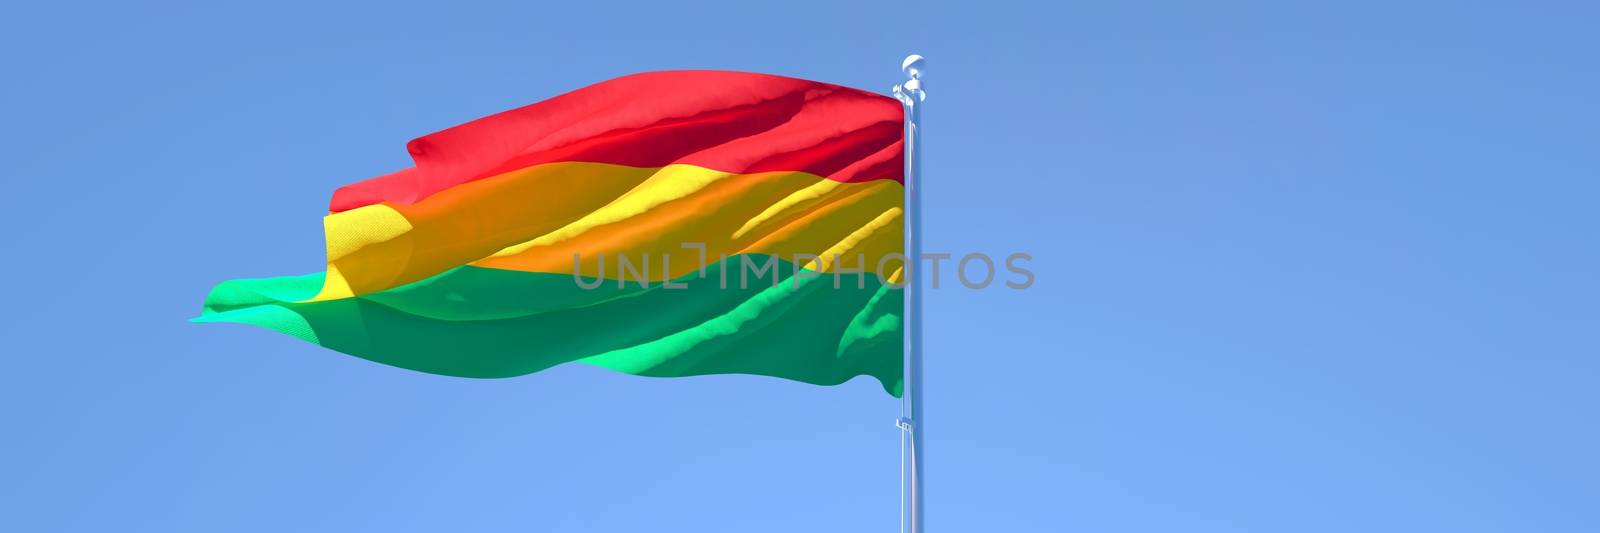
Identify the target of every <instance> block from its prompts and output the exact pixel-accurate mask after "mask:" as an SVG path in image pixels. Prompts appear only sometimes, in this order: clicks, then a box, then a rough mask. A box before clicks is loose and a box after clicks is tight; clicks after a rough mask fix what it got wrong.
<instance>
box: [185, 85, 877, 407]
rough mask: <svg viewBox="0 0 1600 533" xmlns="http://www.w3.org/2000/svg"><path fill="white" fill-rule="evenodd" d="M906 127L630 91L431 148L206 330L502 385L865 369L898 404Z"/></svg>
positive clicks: (547, 106) (788, 107) (366, 185)
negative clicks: (299, 263)
mask: <svg viewBox="0 0 1600 533" xmlns="http://www.w3.org/2000/svg"><path fill="white" fill-rule="evenodd" d="M903 128H904V126H903V111H902V108H901V104H900V103H899V102H898V101H896V100H894V99H892V98H889V97H886V96H882V95H877V94H873V93H868V92H865V91H861V90H857V89H851V88H846V87H841V86H838V85H831V84H826V83H819V82H813V81H807V80H800V79H793V78H786V77H780V76H772V75H765V74H752V73H741V72H722V71H666V72H650V73H642V74H635V75H630V76H624V77H621V78H616V79H613V80H609V81H604V82H601V83H597V84H594V85H590V86H588V87H584V88H581V89H578V90H575V91H572V92H569V93H566V94H562V95H560V96H556V97H554V98H550V99H548V100H545V101H542V102H538V103H535V104H532V105H528V106H525V107H521V108H517V109H513V110H510V111H505V112H502V113H498V114H495V115H491V116H488V117H484V118H481V119H478V120H474V121H471V122H468V123H465V124H462V125H459V126H455V127H452V128H449V129H446V130H443V131H439V132H437V133H433V134H430V135H427V136H424V137H421V138H418V139H415V140H413V141H411V142H410V143H409V144H408V145H407V149H408V151H409V152H410V154H411V158H412V161H413V166H411V167H409V168H405V169H403V170H400V171H398V172H394V173H391V174H388V175H384V176H380V177H376V178H372V179H369V180H365V181H360V182H356V183H353V184H350V185H346V186H344V187H341V188H339V189H338V190H337V191H335V192H334V195H333V200H332V202H331V204H330V206H329V214H328V215H327V217H326V218H324V228H325V233H326V243H327V268H326V271H325V272H323V273H317V274H311V275H305V276H290V277H278V278H264V279H238V280H232V281H226V282H223V283H221V284H219V285H217V286H216V287H215V288H214V289H212V291H211V293H210V294H209V295H208V296H207V297H206V301H205V305H204V308H203V311H202V314H201V315H200V316H199V317H198V318H196V319H195V321H197V322H232V323H243V324H251V325H255V326H260V327H264V328H268V329H272V330H276V331H279V332H282V333H285V334H288V335H292V336H295V337H298V338H300V339H302V340H305V341H308V342H312V343H315V344H318V345H321V346H323V347H326V348H330V349H333V350H337V351H340V352H344V353H347V354H350V355H354V356H357V357H361V358H364V359H368V360H372V361H376V362H379V363H385V364H389V365H393V366H397V367H402V368H407V369H412V370H417V371H422V372H429V373H434V374H443V375H450V376H463V377H477V378H498V377H509V376H518V375H523V374H528V373H531V372H537V371H539V370H543V369H545V368H549V367H551V366H554V365H558V364H562V363H568V362H581V363H586V364H591V365H596V366H600V367H604V368H609V369H613V370H617V371H621V372H626V373H631V374H637V375H643V376H659V377H678V376H692V375H705V374H728V373H738V374H758V375H766V376H775V377H780V378H785V379H791V380H796V381H801V382H806V383H814V384H820V385H834V384H839V383H843V382H845V381H847V380H849V379H851V378H853V377H855V376H862V375H865V376H871V377H872V378H875V379H877V380H878V381H879V382H880V383H881V384H882V386H883V388H884V390H886V391H888V392H889V393H890V394H892V395H895V396H899V395H900V394H901V387H902V385H901V364H902V363H901V361H902V359H901V357H902V355H901V354H902V347H903V340H902V333H901V327H902V325H901V318H902V316H901V315H902V309H903V301H904V300H903V296H902V290H901V289H900V288H899V287H898V285H899V283H900V281H901V279H902V278H903V277H905V272H903V265H904V256H903V255H901V254H902V253H903V251H904V250H903V239H904V236H903V222H902V208H903V207H904V189H903V182H904V179H903V174H904V159H903V150H904V129H903Z"/></svg>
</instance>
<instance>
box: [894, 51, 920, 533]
mask: <svg viewBox="0 0 1600 533" xmlns="http://www.w3.org/2000/svg"><path fill="white" fill-rule="evenodd" d="M927 64H928V61H927V60H926V59H923V58H922V56H919V55H916V54H911V55H909V56H906V59H905V61H904V62H902V63H900V70H901V71H904V72H905V74H906V77H907V78H908V79H907V80H906V82H905V83H901V84H899V85H895V86H894V97H895V98H896V99H898V100H900V103H901V104H903V105H904V106H905V112H906V126H905V128H906V129H905V138H906V169H905V180H906V187H905V188H906V200H905V215H906V219H905V220H906V225H905V227H906V257H907V259H906V264H905V272H904V273H905V275H904V276H903V277H902V282H903V283H905V297H906V308H905V334H906V337H905V349H906V353H905V375H904V376H903V380H902V382H901V383H902V391H901V392H902V394H901V401H900V420H899V421H898V422H897V423H896V425H898V426H900V450H901V453H902V454H903V455H902V457H901V460H900V490H901V493H900V498H901V499H900V507H901V509H900V530H901V531H902V532H904V533H923V519H922V517H923V508H922V459H923V449H922V439H923V437H924V435H925V434H926V433H927V432H926V431H925V430H924V423H923V409H922V272H921V265H922V146H921V144H922V101H923V100H925V99H927V93H924V92H923V90H922V73H923V70H924V69H925V68H926V67H927Z"/></svg>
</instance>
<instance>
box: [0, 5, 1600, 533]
mask: <svg viewBox="0 0 1600 533" xmlns="http://www.w3.org/2000/svg"><path fill="white" fill-rule="evenodd" d="M207 4H209V3H198V2H197V3H195V4H194V5H189V6H180V5H164V6H154V5H151V6H145V7H134V6H131V5H126V4H124V3H111V2H105V3H98V4H80V5H62V4H59V3H39V2H35V3H30V4H29V5H16V6H10V7H8V8H7V9H6V11H7V13H6V15H5V16H4V17H3V18H0V57H3V60H4V72H5V76H4V80H3V82H0V100H3V101H4V102H5V105H4V112H3V113H4V128H3V131H0V154H3V157H0V172H3V179H4V183H5V189H6V192H7V195H6V196H7V200H8V201H7V202H5V208H4V209H0V227H4V228H6V231H4V232H3V236H0V250H3V257H4V261H3V264H0V269H3V274H4V279H6V280H8V281H9V283H8V284H7V285H6V287H5V292H6V295H7V296H8V298H7V299H8V302H9V304H8V305H5V306H4V307H3V309H0V324H3V325H0V327H3V328H4V335H5V337H6V339H7V340H8V343H7V347H6V348H5V349H4V350H0V352H3V353H4V354H5V355H4V359H3V361H4V368H3V371H0V420H3V421H4V430H3V434H0V451H3V452H0V530H6V531H194V532H216V531H307V532H311V531H330V532H347V531H396V532H398V531H544V532H565V531H598V532H612V531H629V532H631V531H737V532H746V531H797V532H798V531H805V532H816V531H867V532H873V531H876V532H883V531H893V530H894V528H896V527H897V524H898V522H897V514H896V513H897V510H896V507H897V505H898V494H897V491H896V486H897V476H898V468H897V456H898V455H897V453H898V452H897V444H898V440H897V439H898V435H897V433H896V429H895V428H894V426H893V424H892V422H893V420H894V418H895V416H896V415H897V409H898V404H897V402H896V401H894V400H892V399H891V398H889V397H887V396H885V395H884V394H883V393H882V391H881V390H880V389H879V388H878V386H877V385H876V384H875V383H872V382H870V381H868V380H857V381H853V382H851V383H847V384H845V385H843V386H839V387H833V388H827V387H813V386H809V385H802V384H798V383H792V382H785V381H779V380H774V379H768V378H758V377H748V376H719V377H704V378H689V379H674V380H661V379H648V378H640V377H634V376H628V375H623V374H616V373H611V372H609V371H605V370H601V369H598V368H591V367H587V366H567V367H560V368H556V369H552V370H550V371H546V372H543V373H539V374H535V375H531V376H526V377H523V378H518V379H510V380H500V381H475V380H461V379H451V378H443V377H438V376H431V375H423V374H416V373H411V372H406V371H402V370H397V369H394V368H390V367H385V366H381V365H376V364H372V363H367V362H365V361H361V360H358V359H355V358H351V357H347V356H344V355H340V354H337V353H333V352H329V351H325V350H322V349H319V348H316V347H314V346H311V345H309V344H306V343H302V342H300V341H297V340H295V339H292V338H290V337H287V336H283V335H279V334H275V333H271V332H267V331H264V330H257V329H252V328H248V327H244V326H217V325H206V326H201V325H194V324H189V323H187V322H186V321H185V320H186V319H187V318H189V317H190V316H193V315H194V314H196V313H197V312H198V311H199V308H200V302H201V299H202V297H203V296H204V294H205V292H206V291H207V289H208V288H209V287H210V286H211V285H212V284H213V283H215V282H217V281H220V280H223V279H226V278H233V277H245V276H267V275H279V274H298V273H305V272H312V271H316V270H318V269H320V268H321V263H322V255H323V251H322V250H323V249H322V243H321V220H320V216H321V215H322V213H323V209H324V208H325V206H326V200H327V199H328V196H329V195H330V194H331V192H332V191H333V189H334V188H335V187H337V186H338V185H340V184H344V183H347V182H350V181H353V180H356V179H360V178H365V177H368V176H371V175H375V174H378V173H382V172H386V171H389V170H392V169H395V168H398V167H400V166H402V165H404V164H405V163H406V162H407V157H406V153H405V150H404V143H405V142H406V141H407V140H409V139H411V138H412V137H415V136H418V135H422V134H426V133H429V132H432V131H435V130H438V129H441V128H444V127H448V126H451V125H454V124H456V123H459V122H462V121H465V120H468V119H472V118H475V117H478V116H481V115H484V114H488V113H492V112H495V111H499V110H503V109H506V108H510V107H514V106H518V105H522V104H525V103H529V102H532V101H536V100H539V99H542V98H545V97H548V96H551V95H554V94H558V93H560V92H562V91H566V90H569V89H572V88H576V87H579V86H582V85H585V84H587V83H591V82H594V81H598V80H602V79H605V78H609V77H612V76H616V75H620V74H625V73H630V72H636V71H642V70H656V69H671V68H719V69H736V70H753V71H765V72H772V73H778V74H786V75H793V76H800V77H805V78H811V79H817V80H824V81H829V82H835V83H842V84H847V85H853V86H857V87H863V88H867V89H872V90H878V91H887V90H888V89H889V87H890V86H891V85H893V84H894V83H895V82H897V81H898V80H899V73H898V71H897V68H898V64H899V60H900V58H901V57H903V56H904V55H905V54H906V53H908V52H918V53H922V54H924V55H926V56H928V57H929V58H930V61H931V62H932V71H931V73H930V74H929V77H928V86H929V92H930V98H929V100H928V107H927V116H926V118H927V126H926V129H927V135H928V138H927V149H928V152H927V155H926V165H927V176H926V177H927V180H928V185H927V191H928V192H927V205H926V212H927V217H928V227H927V234H928V238H927V243H928V246H929V248H930V250H934V251H952V252H967V251H985V252H990V253H995V254H1004V253H1009V252H1012V251H1026V252H1029V253H1032V254H1033V255H1034V257H1035V258H1036V259H1035V261H1034V264H1033V266H1034V270H1035V272H1036V273H1037V274H1038V282H1037V284H1036V285H1034V287H1033V288H1032V289H1030V290H1027V291H1010V290H1004V289H1000V290H987V291H981V292H975V291H968V290H963V289H959V288H954V289H951V288H946V289H944V290H940V291H935V292H934V293H933V294H931V295H930V296H929V298H928V318H927V327H928V340H927V342H928V350H927V355H928V370H927V379H928V409H929V417H930V419H929V424H930V426H929V428H930V429H929V433H928V435H929V437H928V439H929V440H928V444H929V450H928V460H929V467H928V470H929V477H928V483H929V485H928V491H929V499H928V505H929V512H928V518H929V521H930V523H931V524H932V526H933V528H934V529H933V531H936V532H945V531H949V532H955V531H996V532H1009V531H1093V532H1145V531H1149V532H1162V533H1166V532H1174V531H1182V532H1199V531H1225V532H1238V531H1261V532H1274V533H1276V532H1282V531H1297V532H1298V531H1316V532H1320V531H1327V532H1341V533H1342V532H1350V531H1363V532H1388V531H1394V532H1414V531H1451V532H1476V531H1515V532H1525V531H1539V532H1568V531H1571V532H1577V531H1586V532H1587V531H1595V528H1596V524H1597V523H1600V506H1596V505H1595V497H1596V494H1597V493H1600V454H1597V453H1596V450H1600V427H1597V425H1596V420H1597V418H1600V387H1597V386H1596V378H1597V376H1600V248H1597V246H1596V231H1597V229H1600V210H1597V209H1596V202H1597V200H1600V147H1597V145H1596V141H1597V139H1600V126H1597V125H1600V104H1597V102H1600V98H1597V96H1596V95H1600V76H1597V74H1596V72H1597V71H1600V69H1597V65H1596V63H1597V61H1596V57H1595V54H1596V51H1597V50H1600V38H1597V37H1596V34H1595V32H1594V22H1595V20H1597V19H1600V12H1597V11H1596V9H1595V8H1594V7H1592V4H1590V5H1589V6H1585V5H1582V4H1583V3H1579V2H1573V3H1571V4H1569V5H1556V4H1546V3H1542V2H1527V3H1505V4H1503V5H1499V6H1466V5H1461V4H1464V3H1462V2H1431V3H1429V2H1407V3H1404V4H1405V5H1401V3H1396V2H1354V3H1352V2H1340V3H1338V4H1339V5H1338V6H1336V7H1321V8H1291V7H1285V6H1280V5H1278V4H1279V3H1276V2H1226V3H1206V5H1204V6H1199V5H1191V4H1192V3H1188V2H1173V3H1166V4H1163V3H1143V2H1140V3H1130V2H1097V3H1082V2H1071V3H1067V4H1065V5H1060V4H1052V5H1048V6H1047V5H1043V4H1040V5H1033V6H1025V5H1008V4H1005V3H1003V2H975V3H972V5H971V6H970V7H966V8H962V9H954V8H943V7H934V6H931V5H930V6H928V7H923V8H913V7H900V6H896V5H891V4H881V5H877V6H873V7H868V6H866V5H864V4H861V3H859V2H839V3H833V4H824V3H819V2H790V3H788V4H787V5H786V6H783V7H761V6H756V5H752V4H751V3H747V2H730V3H727V4H724V5H721V6H711V7H704V8H700V7H693V8H691V7H686V6H678V5H671V6H668V5H665V3H655V2H652V3H648V4H637V5H626V4H623V5H608V6H593V7H583V8H577V7H571V6H573V5H576V4H578V2H563V3H562V4H567V7H556V6H536V5H534V3H531V2H514V3H505V4H500V5H474V6H472V7H463V6H461V5H458V3H455V2H430V3H427V4H416V5H409V6H408V5H400V4H398V3H394V2H385V3H373V4H371V5H349V6H331V5H325V4H324V3H322V2H306V3H301V2H270V3H260V2H258V3H255V4H253V5H252V6H251V7H248V8H242V7H219V6H211V5H207ZM672 4H676V3H672ZM908 4H909V3H908Z"/></svg>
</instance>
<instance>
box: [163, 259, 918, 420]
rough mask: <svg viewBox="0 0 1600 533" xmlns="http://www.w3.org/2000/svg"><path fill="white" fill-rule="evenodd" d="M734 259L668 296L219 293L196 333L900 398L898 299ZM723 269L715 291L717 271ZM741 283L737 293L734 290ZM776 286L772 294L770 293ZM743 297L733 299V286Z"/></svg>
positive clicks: (543, 291)
mask: <svg viewBox="0 0 1600 533" xmlns="http://www.w3.org/2000/svg"><path fill="white" fill-rule="evenodd" d="M769 258H770V257H769V256H763V255H748V256H735V257H731V258H728V260H727V261H726V262H723V263H717V264H714V265H709V266H708V267H707V268H706V272H705V276H704V277H703V278H702V277H701V276H700V275H699V274H691V275H689V276H686V277H684V278H681V279H680V280H678V282H680V283H683V284H685V285H686V286H687V287H685V288H682V289H674V288H667V287H664V286H663V285H662V284H660V283H654V284H652V286H650V287H649V288H641V287H640V286H639V284H638V283H637V282H629V283H627V284H626V285H625V286H624V287H619V286H618V282H617V281H616V280H607V281H604V282H603V283H602V285H601V286H600V287H596V288H594V289H584V288H582V287H580V286H579V285H578V283H577V280H576V279H574V278H573V276H571V275H568V274H549V273H535V272H520V271H512V270H499V269H491V268H479V267H471V266H464V267H459V268H456V269H454V270H451V271H448V272H445V273H443V274H439V275H437V276H434V277H433V278H429V279H426V280H423V281H419V282H416V283H412V284H409V285H405V286H402V287H397V288H394V289H390V290H387V291H384V292H381V293H376V294H369V295H364V296H361V297H357V298H346V299H340V300H332V301H325V302H312V303H300V301H301V300H304V299H307V298H310V297H311V296H312V295H315V294H316V293H317V291H318V289H320V288H321V286H322V278H323V276H322V275H321V274H313V275H307V276H294V277H283V278H270V279H244V280H234V281H228V282H224V283H222V284H220V285H218V286H217V287H216V288H215V289H213V290H212V291H211V294H210V295H209V296H208V297H207V298H206V305H205V310H204V312H203V313H202V314H201V316H200V317H199V318H196V319H195V321H196V322H235V323H242V324H252V325H256V326H260V327H264V328H268V329H272V330H276V331H279V332H282V333H285V334H289V335H293V336H295V337H298V338H300V339H303V340H306V341H309V342H313V343H316V344H319V345H322V346H325V347H327V348H331V349H334V350H338V351H341V352H344V353H347V354H350V355H354V356H357V357H361V358H364V359H369V360H372V361H377V362H380V363H384V364H389V365H394V366H398V367H402V368H409V369H412V370H418V371H422V372H429V373H434V374H444V375H451V376H463V377H477V378H498V377H509V376H519V375H523V374H528V373H531V372H537V371H539V370H543V369H546V368H549V367H551V366H554V365H558V364H561V363H566V362H571V361H581V362H585V363H589V364H593V365H597V366H601V367H605V368H610V369H613V370H617V371H621V372H627V373H630V374H638V375H643V376H658V377H678V376H694V375H705V374H759V375H766V376H775V377H780V378H785V379H792V380H796V381H802V382H806V383H815V384H819V385H836V384H839V383H843V382H845V381H846V380H849V379H850V378H852V377H855V376H859V375H867V376H872V377H874V378H877V379H878V381H879V382H880V383H882V384H883V387H884V389H885V390H886V391H888V392H889V393H890V394H893V395H895V396H899V395H900V374H901V359H900V357H901V351H902V350H901V346H902V340H901V331H900V314H901V309H902V302H903V300H902V291H901V290H900V289H898V288H895V287H893V286H891V285H887V284H885V283H883V282H882V281H880V280H879V279H878V278H877V277H876V276H874V275H872V274H867V275H866V281H865V287H864V288H858V287H857V278H856V277H855V276H854V275H846V276H844V277H843V278H841V279H840V280H838V281H839V282H838V285H839V286H838V287H837V288H835V279H834V277H833V276H832V275H830V274H817V273H815V272H811V271H805V272H804V275H801V276H799V277H795V276H794V273H795V271H796V267H795V265H794V264H793V263H790V262H788V261H784V260H781V259H778V260H776V261H775V262H776V265H777V269H776V270H775V271H772V270H769V271H768V272H767V274H766V275H765V276H757V275H755V274H754V272H753V271H750V270H749V269H742V268H741V267H742V266H743V265H744V261H751V262H753V263H754V264H757V265H759V264H762V263H764V262H765V261H767V260H768V259H769ZM724 270H726V274H727V275H726V284H725V285H724V283H723V272H724ZM741 273H745V274H746V275H748V283H746V284H741V279H740V277H741ZM775 280H776V281H778V283H777V284H776V286H774V281H775ZM741 285H743V286H741Z"/></svg>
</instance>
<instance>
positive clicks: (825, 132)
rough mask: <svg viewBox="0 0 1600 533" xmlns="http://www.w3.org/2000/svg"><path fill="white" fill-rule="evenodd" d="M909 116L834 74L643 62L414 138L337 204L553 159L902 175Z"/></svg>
mask: <svg viewBox="0 0 1600 533" xmlns="http://www.w3.org/2000/svg"><path fill="white" fill-rule="evenodd" d="M901 117H902V114H901V108H900V103H899V102H896V101H895V100H894V99H892V98H889V97H886V96H880V95H876V94H872V93H868V92H865V91H860V90H856V89H850V88H847V87H840V86H838V85H831V84H826V83H819V82H813V81H806V80H799V79H794V78H785V77H781V76H771V75H766V74H751V73H743V72H721V71H669V72H649V73H643V74H634V75H631V76H624V77H621V78H617V79H614V80H610V81H605V82H601V83H597V84H594V85H590V86H588V87H584V88H582V89H578V90H576V91H572V92H569V93H566V94H563V95H561V96H557V97H555V98H551V99H549V100H545V101H543V102H539V103H536V104H533V105H529V106H525V107H521V108H517V109H513V110H510V111H506V112H503V113H499V114H495V115H491V116H488V117H484V118H481V119H478V120H474V121H472V122H468V123H466V124H462V125H460V126H456V127H453V128H450V129H447V130H444V131H440V132H438V133H434V134H431V135H427V136H424V137H421V138H418V139H416V140H413V141H411V143H410V144H409V145H408V146H407V148H408V149H409V150H410V152H411V155H412V158H413V160H414V161H415V162H416V166H415V167H413V168H409V169H405V170H402V171H399V172H396V173H393V174H389V175H386V176H380V177H377V178H373V179H369V180H366V181H362V182H358V183H354V184H351V185H347V186H345V187H343V188H340V189H339V190H338V191H336V192H335V193H334V197H333V202H332V204H331V205H330V209H331V210H332V211H335V212H337V211H345V210H349V209H354V208H356V207H361V206H363V205H370V204H374V203H379V202H385V201H387V202H391V203H396V204H411V203H415V202H417V201H419V200H421V199H423V198H426V197H428V196H429V195H431V194H433V193H436V192H439V191H441V190H444V189H448V188H450V187H453V186H455V185H459V184H462V183H466V182H469V181H473V180H477V179H482V178H486V177H489V176H494V175H497V174H501V173H504V172H508V171H511V170H516V169H519V168H523V167H527V166H531V165H537V164H540V163H549V162H556V161H583V162H591V163H611V164H617V165H627V166H635V167H646V168H648V167H660V166H666V165H670V164H674V163H682V164H691V165H697V166H702V167H706V168H711V169H715V170H721V171H724V172H733V173H741V174H743V173H752V172H765V171H778V170H795V171H803V172H809V173H812V174H816V175H819V176H824V177H827V178H829V179H834V180H838V181H846V182H854V181H867V180H873V179H891V180H895V181H903V180H902V163H901V157H902V155H901V152H902V150H901V137H902V130H901V128H902V124H901V120H902V118H901Z"/></svg>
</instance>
